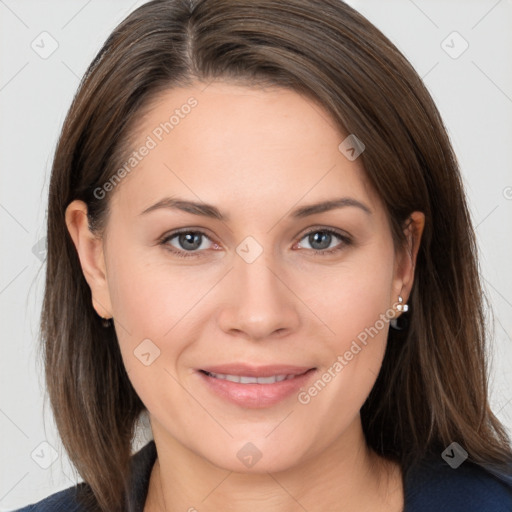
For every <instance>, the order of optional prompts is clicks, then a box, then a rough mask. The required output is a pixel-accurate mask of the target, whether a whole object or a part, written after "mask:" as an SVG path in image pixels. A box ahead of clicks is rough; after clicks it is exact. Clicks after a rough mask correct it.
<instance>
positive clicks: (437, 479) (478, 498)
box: [15, 441, 512, 512]
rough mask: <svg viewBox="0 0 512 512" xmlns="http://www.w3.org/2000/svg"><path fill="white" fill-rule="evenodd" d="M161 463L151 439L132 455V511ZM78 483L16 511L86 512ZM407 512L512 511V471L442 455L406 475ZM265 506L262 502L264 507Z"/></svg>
mask: <svg viewBox="0 0 512 512" xmlns="http://www.w3.org/2000/svg"><path fill="white" fill-rule="evenodd" d="M155 460H156V446H155V443H154V441H150V442H149V443H148V444H146V445H145V446H144V447H143V448H142V449H140V450H139V451H138V452H137V453H136V454H134V455H133V456H132V468H133V473H132V474H133V480H132V486H131V496H130V499H129V505H128V511H127V512H143V509H144V503H145V501H146V495H147V491H148V485H149V477H150V475H151V470H152V468H153V464H154V462H155ZM84 485H87V484H85V483H81V484H77V486H73V487H70V488H68V489H65V490H63V491H60V492H57V493H55V494H52V495H51V496H49V497H48V498H45V499H43V500H41V501H39V502H38V503H35V504H33V505H28V506H27V507H24V508H21V509H19V510H17V511H15V512H83V511H84V508H83V507H81V506H80V504H79V503H78V502H77V501H76V499H75V498H76V489H77V487H78V486H84ZM404 493H405V495H404V501H405V508H404V512H512V467H511V469H510V471H509V472H507V473H500V474H493V473H491V472H489V471H487V470H486V469H484V468H482V467H481V466H478V465H476V464H473V463H471V462H468V461H467V460H466V461H464V462H463V463H462V464H461V465H460V466H459V467H458V468H457V469H452V468H451V467H450V466H449V465H448V464H447V463H446V462H445V461H444V460H443V459H442V458H441V456H440V455H439V456H437V457H434V456H432V457H430V458H427V459H425V460H424V461H422V463H421V464H418V465H416V466H415V467H414V468H411V470H410V471H408V472H407V473H406V474H405V475H404ZM260 505H261V503H260Z"/></svg>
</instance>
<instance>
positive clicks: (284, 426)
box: [88, 82, 413, 472]
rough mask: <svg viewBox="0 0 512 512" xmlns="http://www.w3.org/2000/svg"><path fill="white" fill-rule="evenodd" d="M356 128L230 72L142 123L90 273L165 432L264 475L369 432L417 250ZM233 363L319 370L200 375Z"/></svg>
mask: <svg viewBox="0 0 512 512" xmlns="http://www.w3.org/2000/svg"><path fill="white" fill-rule="evenodd" d="M203 89H204V90H203ZM191 98H193V99H191ZM186 105H188V106H189V107H190V108H189V107H187V106H186ZM172 115H174V118H172V119H171V121H169V119H170V117H171V116H172ZM166 122H167V125H166V124H165V123H166ZM358 136H359V137H360V138H362V136H364V134H358ZM345 138H346V134H345V135H343V134H341V133H340V132H339V131H338V130H337V129H336V128H335V126H334V123H333V122H332V120H331V118H330V117H329V116H328V114H327V112H326V111H324V110H323V109H321V108H320V107H319V106H318V105H317V104H315V103H313V102H312V101H311V100H309V99H306V98H304V97H302V96H300V95H298V94H297V93H295V92H292V91H290V90H284V89H267V90H263V89H257V88H248V87H243V86H239V85H233V84H228V83H222V82H213V83H212V84H211V85H209V86H208V87H206V88H205V85H204V84H200V85H197V86H191V87H187V88H183V89H174V90H169V91H168V92H166V93H165V94H163V95H161V96H160V97H159V99H158V101H156V102H155V103H154V105H153V108H152V110H150V112H149V113H148V114H147V115H145V116H144V117H143V118H142V119H141V120H140V123H139V125H138V126H137V133H136V143H135V144H134V146H133V150H134V151H137V152H138V156H136V161H135V160H132V162H131V164H130V163H128V165H127V166H126V167H125V171H126V169H130V170H129V172H125V173H122V172H121V173H120V175H119V176H120V177H121V181H120V183H119V184H117V185H115V186H113V189H114V190H113V191H111V192H110V195H111V197H110V199H109V200H110V201H111V204H110V207H111V212H110V216H109V219H108V224H107V231H106V234H105V239H104V242H103V246H102V249H103V252H101V251H99V252H98V253H95V254H96V255H97V259H96V260H95V261H96V262H97V264H98V265H97V268H98V270H97V271H92V272H91V273H90V274H89V275H88V282H89V284H90V286H91V289H92V292H93V298H94V303H95V307H97V310H98V311H99V310H100V308H101V312H102V313H105V316H112V315H113V317H114V321H115V329H116V333H117V336H118V339H119V344H120V348H121V352H122V357H123V360H124V364H125V366H126V369H127V372H128V375H129V378H130V379H131V382H132V383H133V386H134V388H135V390H136V392H137V393H138V395H139V396H140V398H141V399H142V401H143V402H144V404H145V405H146V407H147V409H148V411H149V413H150V418H151V422H152V427H153V431H154V434H155V439H156V440H157V441H160V442H165V443H167V444H168V446H170V445H173V446H176V447H180V449H184V450H190V451H191V452H192V453H193V454H194V456H195V455H198V456H200V457H202V458H203V459H206V460H208V461H210V462H211V463H213V464H215V465H216V466H219V467H223V468H226V469H229V470H234V471H244V470H245V471H248V470H249V468H251V467H252V466H254V470H253V471H257V472H259V471H278V470H282V469H286V468H290V467H293V466H295V465H298V464H299V463H301V462H303V461H305V460H306V459H308V458H310V457H313V456H315V455H318V454H320V453H321V452H322V451H323V450H325V449H326V448H329V447H332V446H334V445H335V444H336V445H337V446H338V448H340V449H341V448H342V446H343V444H344V445H346V446H348V444H349V443H353V442H355V440H356V439H358V435H359V432H360V429H359V426H358V425H359V421H360V420H359V410H360V408H361V406H362V405H363V403H364V401H365V399H366V397H367V396H368V394H369V393H370V390H371V389H372V386H373V385H374V382H375V380H376V377H377V375H378V373H379V370H380V367H381V363H382V359H383V355H384V351H385V347H386V338H387V334H388V328H389V323H388V322H387V321H386V320H389V319H390V318H391V316H389V315H390V311H391V310H390V308H392V306H393V304H396V302H397V298H398V295H399V294H400V293H401V294H402V295H403V296H404V299H405V300H406V299H407V297H408V291H409V290H410V287H411V285H412V272H413V262H412V261H411V258H410V256H406V254H407V251H404V252H403V253H402V252H395V249H394V246H393V242H392V237H391V231H390V226H389V224H388V220H387V217H386V215H385V211H384V208H383V205H382V204H381V202H380V200H379V198H378V197H377V195H376V194H375V193H374V191H373V190H372V189H371V188H370V185H369V183H368V182H367V181H366V178H365V174H364V170H363V167H362V163H361V158H355V159H353V155H352V154H351V153H352V152H350V151H349V152H345V153H343V152H342V151H341V150H340V149H339V147H338V146H339V145H340V143H341V142H342V141H343V140H344V139H345ZM363 143H364V144H365V145H366V146H367V148H368V146H370V145H371V140H363ZM144 146H145V147H146V148H147V150H140V148H141V147H144ZM356 149H357V148H356ZM346 155H347V156H350V158H347V156H346ZM135 162H136V163H135ZM124 174H125V175H124ZM123 175H124V177H123ZM107 189H108V185H107ZM108 197H109V196H107V198H108ZM170 199H172V200H173V201H182V202H193V203H198V204H199V206H198V207H186V208H185V207H184V208H178V207H170V206H172V205H170V202H169V204H168V205H167V207H166V206H165V201H166V200H170ZM340 199H343V201H341V203H340V205H341V206H338V207H335V208H330V209H325V211H322V208H317V209H316V210H315V212H313V213H311V212H309V211H308V210H307V209H305V207H306V206H309V205H313V204H317V203H324V202H327V201H338V200H340ZM105 200H107V199H105ZM161 202H163V203H161ZM158 203H160V205H161V207H155V208H151V207H152V206H153V205H155V204H158ZM183 204H184V203H183ZM183 204H182V205H183ZM206 205H211V206H208V207H207V206H206ZM148 209H149V210H148ZM185 210H187V211H185ZM299 211H302V214H301V215H298V214H297V212H299ZM221 216H222V218H220V217H221ZM177 230H180V231H184V232H187V233H189V234H188V235H186V234H183V233H182V235H181V236H179V235H178V236H174V233H175V232H176V231H177ZM190 232H192V233H190ZM330 232H331V233H330ZM194 233H196V235H195V236H194ZM197 233H199V234H197ZM322 250H327V251H331V252H330V253H324V254H322V253H321V251H322ZM103 273H104V278H103V277H102V276H103ZM92 276H94V277H92ZM106 312H108V313H110V315H106ZM227 364H240V365H248V366H250V367H251V368H252V369H253V370H255V371H256V372H258V371H260V372H261V373H264V372H263V371H262V370H261V368H260V367H264V366H269V365H286V366H294V367H299V369H302V370H299V369H297V370H296V372H299V373H300V371H302V372H303V371H305V370H308V369H312V368H314V369H315V370H313V371H311V372H309V373H307V374H306V375H305V376H303V377H300V378H299V377H294V379H297V381H295V382H292V381H293V380H294V379H290V380H286V381H285V382H281V383H274V384H261V383H260V384H257V383H256V384H255V383H253V384H250V383H245V384H244V383H232V382H230V381H227V380H225V379H222V378H220V379H219V378H215V377H207V376H206V375H205V374H204V373H203V372H201V371H200V370H201V369H208V368H210V369H211V368H213V367H216V366H220V365H227ZM251 368H249V369H247V368H245V369H244V368H242V369H238V371H237V369H236V368H235V369H231V370H230V371H231V373H234V374H237V375H252V374H251V372H250V370H251ZM288 371H291V370H289V369H288V370H286V369H277V370H275V369H270V372H274V373H273V374H276V373H277V374H280V373H283V372H284V373H286V374H288ZM217 373H222V371H220V372H217ZM226 373H229V372H226ZM329 377H330V378H329ZM244 386H246V387H244ZM265 386H268V387H267V388H266V389H265ZM315 390H316V391H315ZM248 443H251V444H248ZM340 443H341V444H340ZM251 456H252V457H253V458H252V459H251V458H250V457H251ZM259 457H261V458H260V459H259V460H257V459H258V458H259ZM255 460H256V462H254V461H255ZM251 461H252V462H251Z"/></svg>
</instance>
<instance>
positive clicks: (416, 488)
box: [404, 455, 512, 512]
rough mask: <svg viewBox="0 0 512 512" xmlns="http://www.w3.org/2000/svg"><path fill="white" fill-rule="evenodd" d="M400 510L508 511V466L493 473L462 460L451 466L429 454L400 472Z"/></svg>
mask: <svg viewBox="0 0 512 512" xmlns="http://www.w3.org/2000/svg"><path fill="white" fill-rule="evenodd" d="M404 492H405V496H404V498H405V509H404V512H427V511H431V510H436V512H471V511H475V512H476V511H478V512H510V511H512V466H511V467H509V470H508V471H506V472H497V471H493V470H490V469H488V468H484V467H483V466H481V465H478V464H475V463H473V462H470V461H469V460H466V461H464V462H463V463H462V464H461V465H460V466H459V467H457V468H456V469H452V468H451V467H450V466H449V465H448V464H447V463H446V462H445V461H444V460H443V459H442V458H441V456H440V455H439V456H437V457H434V456H429V457H427V458H425V459H424V460H422V461H421V462H420V463H418V464H416V465H415V466H413V467H412V468H410V469H409V470H408V471H407V472H406V474H405V475H404Z"/></svg>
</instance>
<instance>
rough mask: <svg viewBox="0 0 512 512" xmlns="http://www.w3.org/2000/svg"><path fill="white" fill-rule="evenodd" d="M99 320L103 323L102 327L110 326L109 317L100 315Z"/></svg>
mask: <svg viewBox="0 0 512 512" xmlns="http://www.w3.org/2000/svg"><path fill="white" fill-rule="evenodd" d="M101 322H102V324H103V327H105V328H106V327H110V326H111V323H110V318H104V317H101Z"/></svg>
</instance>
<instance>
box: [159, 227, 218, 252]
mask: <svg viewBox="0 0 512 512" xmlns="http://www.w3.org/2000/svg"><path fill="white" fill-rule="evenodd" d="M174 239H176V245H173V244H171V243H170V242H171V241H172V240H174ZM205 239H206V240H210V238H209V237H208V236H207V235H206V234H205V233H203V232H202V231H190V230H182V231H174V232H173V233H170V234H168V235H164V238H162V239H161V240H160V242H159V243H160V244H161V245H163V246H164V247H165V248H166V249H167V250H169V251H170V252H172V253H173V254H175V255H176V256H178V257H180V258H189V257H191V256H199V253H200V252H201V251H202V250H205V249H207V247H205V246H204V243H203V242H204V240H205ZM210 241H211V240H210ZM214 245H216V244H214ZM196 253H198V254H196Z"/></svg>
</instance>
